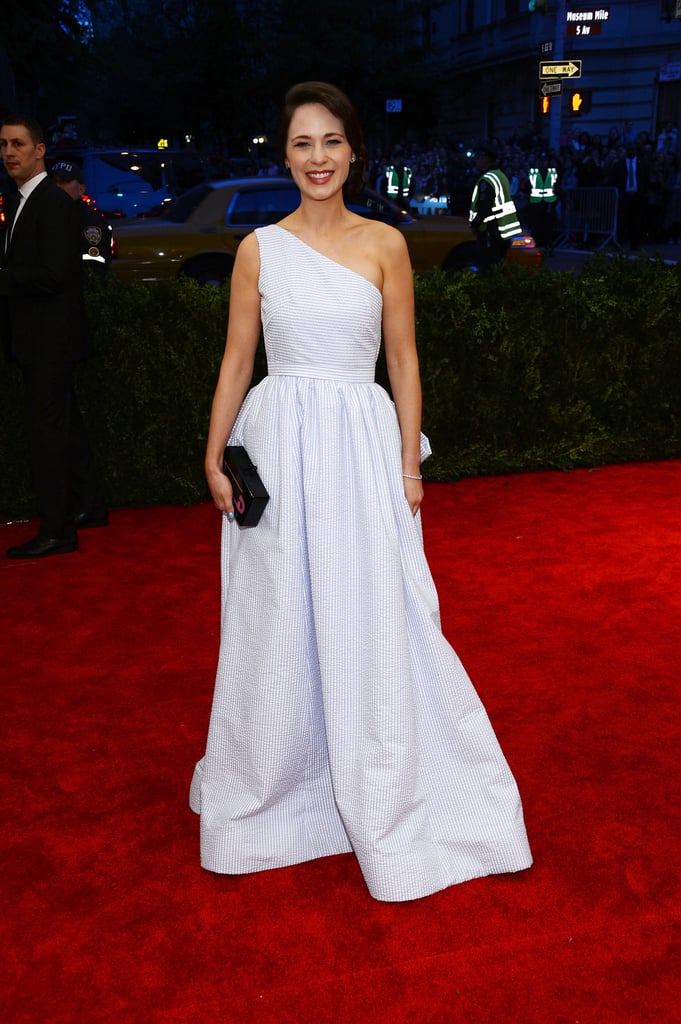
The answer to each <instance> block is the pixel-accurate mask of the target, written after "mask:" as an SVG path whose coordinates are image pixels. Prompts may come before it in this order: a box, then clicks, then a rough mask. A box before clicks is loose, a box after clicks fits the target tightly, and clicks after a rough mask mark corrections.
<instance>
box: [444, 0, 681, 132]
mask: <svg viewBox="0 0 681 1024" xmlns="http://www.w3.org/2000/svg"><path fill="white" fill-rule="evenodd" d="M535 6H536V7H537V8H540V9H541V8H542V7H543V6H545V7H546V8H547V13H545V14H542V13H540V12H539V11H538V10H535V11H531V10H530V9H529V4H528V0H454V2H449V3H448V2H445V3H443V4H441V5H435V6H434V8H433V9H431V12H430V19H431V22H430V43H431V46H432V48H433V50H434V51H436V52H437V53H438V55H439V57H440V60H441V61H442V66H443V69H444V71H443V76H442V88H441V91H440V105H441V107H440V118H441V123H442V124H443V125H444V126H446V128H447V130H449V131H451V132H454V133H456V134H457V135H458V136H459V137H460V138H469V139H476V138H480V137H499V138H509V137H510V136H511V135H512V134H513V133H514V132H518V131H523V130H524V129H525V127H526V126H527V125H528V123H529V122H532V123H533V124H535V125H538V126H539V127H540V129H541V131H542V135H543V136H544V137H545V138H547V139H550V141H551V144H552V145H556V144H557V143H558V141H559V140H561V141H564V140H565V139H566V138H567V137H569V136H570V135H571V134H573V133H574V132H575V131H576V130H584V131H588V132H589V133H590V134H601V135H603V136H607V134H608V131H609V129H610V128H611V127H613V126H616V127H617V128H618V129H619V130H621V128H622V125H623V124H624V123H626V122H631V123H632V126H633V129H634V131H635V132H641V131H646V132H648V133H649V135H650V136H651V138H653V139H656V138H657V137H658V135H659V134H660V132H661V131H662V130H663V129H664V128H665V126H667V125H671V126H673V128H674V129H676V135H677V137H678V133H679V132H678V130H679V127H680V120H681V0H609V2H608V0H606V2H604V3H603V4H591V5H590V4H588V2H582V0H580V2H575V0H548V3H546V4H542V3H541V2H537V3H536V4H535ZM540 62H543V64H544V68H543V69H542V70H545V69H546V65H551V66H553V67H557V68H558V69H559V70H561V71H562V70H564V69H565V68H570V69H571V70H570V72H569V74H568V75H567V77H562V76H549V77H546V78H542V77H540ZM572 69H576V70H572ZM549 70H550V68H549ZM575 94H576V95H575ZM542 104H543V105H544V106H545V107H546V108H548V109H547V110H546V111H545V112H543V111H542Z"/></svg>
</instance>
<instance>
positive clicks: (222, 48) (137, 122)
mask: <svg viewBox="0 0 681 1024" xmlns="http://www.w3.org/2000/svg"><path fill="white" fill-rule="evenodd" d="M6 3H7V0H6ZM432 6H433V5H432V3H431V4H424V3H422V2H420V0H403V2H402V3H395V2H392V0H391V2H388V0H327V2H326V3H325V5H324V7H323V10H322V9H320V7H319V5H318V4H315V3H313V2H312V0H269V2H268V0H89V2H88V4H87V6H85V4H84V2H83V0H9V11H10V17H9V18H8V19H7V20H6V24H5V27H4V29H3V37H5V47H6V49H7V51H8V53H9V54H10V59H11V61H12V64H13V66H14V68H15V72H16V73H17V80H18V81H19V80H20V82H21V90H22V92H23V94H24V95H25V96H26V97H27V99H28V101H29V102H27V103H26V105H27V106H28V107H31V108H33V111H34V112H36V113H37V114H38V115H39V116H40V117H41V119H43V120H45V119H50V118H53V117H54V116H55V114H57V113H60V112H62V111H64V110H69V108H70V109H71V111H72V112H74V113H78V115H79V117H80V120H81V125H82V126H83V128H84V134H85V136H86V137H87V138H89V139H90V140H93V141H100V142H114V141H118V142H125V143H127V144H141V143H143V142H147V143H149V142H155V141H156V140H157V139H158V138H159V137H161V136H165V137H168V138H171V139H173V140H174V141H176V142H178V141H180V140H181V139H183V138H184V137H185V136H186V135H188V134H191V135H192V136H194V138H195V139H196V140H197V141H198V142H199V144H201V145H213V146H215V147H217V148H222V149H225V148H227V149H230V150H232V151H236V150H238V149H239V148H243V147H244V145H245V144H246V141H247V140H248V139H249V138H250V137H251V135H252V134H253V133H254V132H257V133H258V134H263V133H264V134H268V135H273V133H274V130H275V127H276V117H277V114H278V110H279V107H280V103H281V99H282V97H283V94H284V92H285V91H286V89H287V88H288V87H289V86H290V85H291V84H292V83H293V82H295V81H301V80H303V79H306V78H317V79H320V78H321V79H324V80H326V81H332V82H336V83H337V84H339V85H340V86H341V87H343V88H345V89H346V90H347V92H348V93H349V94H350V96H351V97H352V98H353V99H354V100H355V102H356V103H357V105H358V107H359V108H360V112H361V114H362V118H363V120H364V121H365V125H366V127H367V129H368V131H369V132H370V133H371V132H373V133H375V134H378V133H382V131H383V128H384V123H385V100H386V99H387V98H391V97H399V98H402V99H403V102H404V104H405V110H406V111H407V112H408V115H409V116H410V120H411V121H412V122H413V123H416V122H418V123H419V124H420V125H421V126H424V125H426V124H427V123H428V120H429V118H430V117H431V116H432V112H433V110H434V95H433V93H434V87H433V85H432V84H431V83H432V82H433V68H434V65H433V61H432V59H431V58H432V54H428V53H427V51H426V50H425V49H424V46H423V41H424V33H423V17H422V11H423V9H425V8H429V7H431V8H432ZM36 55H37V56H36ZM426 57H429V59H425V58H426Z"/></svg>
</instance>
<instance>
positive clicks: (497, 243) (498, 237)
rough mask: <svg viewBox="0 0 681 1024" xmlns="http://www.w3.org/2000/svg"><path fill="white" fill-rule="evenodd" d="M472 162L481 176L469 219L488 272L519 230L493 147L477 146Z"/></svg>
mask: <svg viewBox="0 0 681 1024" xmlns="http://www.w3.org/2000/svg"><path fill="white" fill-rule="evenodd" d="M475 163H476V166H477V169H478V173H479V174H480V177H479V178H478V180H477V182H476V184H475V188H474V189H473V195H472V196H471V207H470V213H469V220H470V225H471V228H472V229H473V231H474V233H475V235H476V237H477V240H478V262H479V266H480V270H482V271H488V270H491V269H492V267H495V266H496V265H497V264H499V263H501V262H502V261H503V259H504V257H505V256H506V253H507V252H508V249H509V247H510V245H511V239H512V238H513V236H514V235H519V234H520V233H521V230H522V229H521V227H520V221H519V219H518V212H517V210H516V208H515V203H514V202H513V200H512V198H511V186H510V185H509V182H508V178H507V177H506V175H505V174H504V172H503V171H501V170H499V168H498V167H497V164H498V157H497V153H496V150H495V149H494V148H493V147H491V146H488V145H483V146H480V148H479V149H478V151H477V153H476V156H475Z"/></svg>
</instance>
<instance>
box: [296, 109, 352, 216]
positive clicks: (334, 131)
mask: <svg viewBox="0 0 681 1024" xmlns="http://www.w3.org/2000/svg"><path fill="white" fill-rule="evenodd" d="M352 159H353V153H352V148H351V146H350V143H349V142H348V140H347V138H346V135H345V129H344V126H343V122H342V121H341V120H340V118H338V117H335V116H334V115H333V114H332V113H331V111H330V110H327V108H326V107H324V106H322V104H321V103H305V104H303V105H302V106H300V107H298V108H297V109H296V110H295V112H294V114H293V117H292V118H291V122H290V125H289V130H288V139H287V143H286V160H287V163H288V166H289V167H290V169H291V175H292V177H293V180H294V181H295V183H296V185H297V186H298V188H299V189H300V191H301V194H302V195H304V196H310V197H311V198H313V199H328V198H329V197H330V196H332V195H335V194H336V193H338V192H340V191H341V189H342V188H343V185H344V184H345V182H346V180H347V177H348V174H349V173H350V162H351V160H352Z"/></svg>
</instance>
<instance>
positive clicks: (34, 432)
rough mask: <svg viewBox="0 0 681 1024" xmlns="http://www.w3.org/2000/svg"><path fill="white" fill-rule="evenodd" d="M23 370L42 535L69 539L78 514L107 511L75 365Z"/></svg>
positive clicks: (35, 365)
mask: <svg viewBox="0 0 681 1024" xmlns="http://www.w3.org/2000/svg"><path fill="white" fill-rule="evenodd" d="M21 369H22V372H23V375H24V384H25V387H26V406H27V410H26V411H27V418H28V437H29V450H30V456H31V469H32V474H33V485H34V487H35V490H36V494H37V497H38V512H39V515H40V530H39V533H40V535H41V536H43V537H69V536H71V535H73V533H74V528H73V524H72V517H73V515H74V514H77V513H79V512H97V511H100V510H103V509H104V508H105V500H104V494H103V492H102V488H101V485H100V483H99V479H98V476H97V472H96V470H95V462H94V458H93V455H92V449H91V448H90V442H89V441H88V437H87V433H86V431H85V424H84V422H83V417H82V415H81V412H80V409H79V407H78V400H77V398H76V393H75V390H74V386H73V369H74V367H73V363H70V362H55V363H30V364H24V365H22V367H21Z"/></svg>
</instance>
